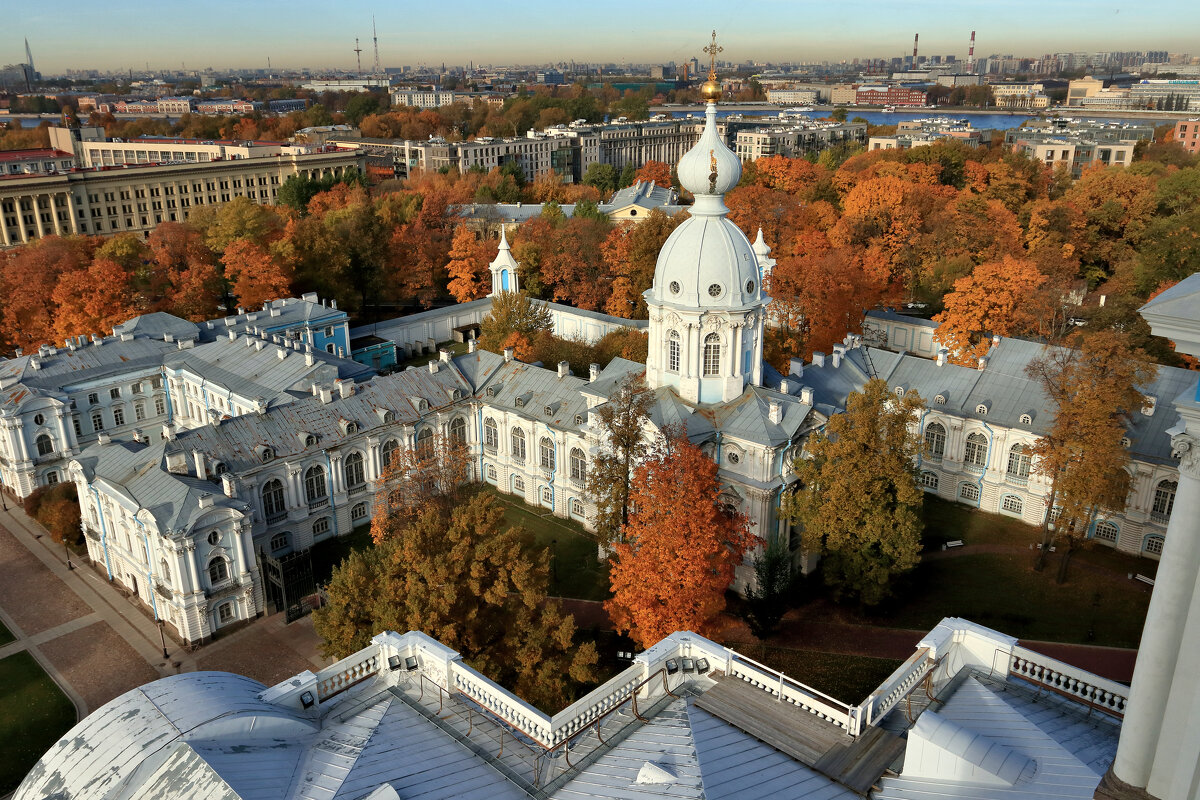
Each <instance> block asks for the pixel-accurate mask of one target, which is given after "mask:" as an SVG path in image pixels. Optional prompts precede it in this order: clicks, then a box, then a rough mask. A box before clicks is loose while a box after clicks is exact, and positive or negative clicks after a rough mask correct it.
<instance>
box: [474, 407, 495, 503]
mask: <svg viewBox="0 0 1200 800" xmlns="http://www.w3.org/2000/svg"><path fill="white" fill-rule="evenodd" d="M497 435H499V430H497ZM475 441H477V442H479V480H480V481H481V482H483V483H487V473H486V472H485V471H484V469H485V467H484V463H483V459H484V456H485V453H484V452H483V404H482V403H480V404H479V411H478V412H477V413H476V414H475ZM496 445H497V447H496V449H497V450H499V449H500V447H499V445H500V443H499V442H497V443H496ZM496 483H497V488H499V483H500V476H499V474H497V475H496Z"/></svg>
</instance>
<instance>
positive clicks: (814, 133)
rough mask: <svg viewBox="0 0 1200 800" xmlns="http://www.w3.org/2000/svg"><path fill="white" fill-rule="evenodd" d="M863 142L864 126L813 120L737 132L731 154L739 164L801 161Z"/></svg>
mask: <svg viewBox="0 0 1200 800" xmlns="http://www.w3.org/2000/svg"><path fill="white" fill-rule="evenodd" d="M866 141H867V126H866V125H863V124H853V123H846V124H830V123H827V122H826V123H821V122H817V121H815V120H814V121H811V122H808V123H800V124H796V125H790V126H786V127H782V126H781V127H777V128H753V129H750V130H740V131H738V132H737V133H736V134H735V135H734V147H733V151H734V153H736V154H737V157H738V158H739V159H741V160H742V161H757V160H758V159H760V158H764V157H766V156H786V157H788V158H801V157H803V156H805V155H806V154H808V153H815V152H820V151H821V150H824V149H826V148H828V147H832V146H833V145H837V144H842V143H844V142H851V143H854V144H865V143H866Z"/></svg>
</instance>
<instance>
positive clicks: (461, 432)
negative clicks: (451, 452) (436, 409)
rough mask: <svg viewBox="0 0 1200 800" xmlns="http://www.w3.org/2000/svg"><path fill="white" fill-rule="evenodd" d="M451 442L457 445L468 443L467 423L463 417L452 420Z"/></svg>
mask: <svg viewBox="0 0 1200 800" xmlns="http://www.w3.org/2000/svg"><path fill="white" fill-rule="evenodd" d="M450 441H452V442H454V443H455V444H466V443H467V421H466V420H465V419H463V418H462V417H455V418H454V419H452V420H450Z"/></svg>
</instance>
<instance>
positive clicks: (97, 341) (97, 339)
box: [92, 333, 104, 347]
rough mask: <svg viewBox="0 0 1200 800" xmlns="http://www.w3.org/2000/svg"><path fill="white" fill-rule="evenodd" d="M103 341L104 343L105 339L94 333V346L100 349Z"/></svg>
mask: <svg viewBox="0 0 1200 800" xmlns="http://www.w3.org/2000/svg"><path fill="white" fill-rule="evenodd" d="M103 341H104V339H102V338H101V337H99V336H97V335H96V334H94V333H93V334H92V344H93V345H95V346H96V347H99V346H100V345H101V343H102V342H103Z"/></svg>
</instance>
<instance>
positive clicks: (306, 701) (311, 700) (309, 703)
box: [300, 692, 317, 708]
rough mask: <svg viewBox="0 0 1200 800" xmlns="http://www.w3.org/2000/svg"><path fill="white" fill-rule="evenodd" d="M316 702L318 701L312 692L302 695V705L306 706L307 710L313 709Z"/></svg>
mask: <svg viewBox="0 0 1200 800" xmlns="http://www.w3.org/2000/svg"><path fill="white" fill-rule="evenodd" d="M316 702H317V700H316V698H315V697H313V693H312V692H305V693H304V694H302V695H300V705H302V706H304V707H305V708H312V707H313V705H314V704H315V703H316Z"/></svg>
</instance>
